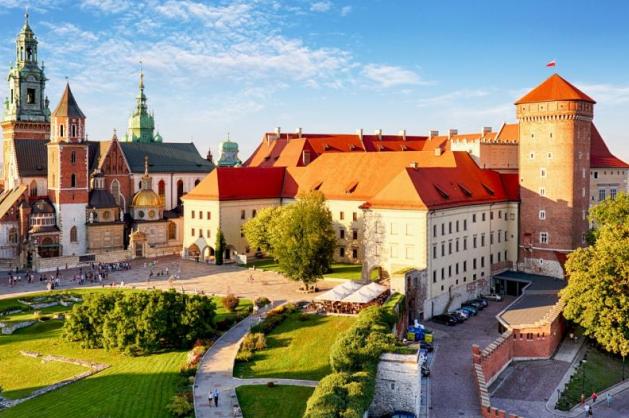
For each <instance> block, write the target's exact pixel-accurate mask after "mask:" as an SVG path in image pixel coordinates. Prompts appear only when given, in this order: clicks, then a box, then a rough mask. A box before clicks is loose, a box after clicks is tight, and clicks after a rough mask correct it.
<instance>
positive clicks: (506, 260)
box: [505, 250, 507, 261]
mask: <svg viewBox="0 0 629 418" xmlns="http://www.w3.org/2000/svg"><path fill="white" fill-rule="evenodd" d="M505 261H507V250H505Z"/></svg>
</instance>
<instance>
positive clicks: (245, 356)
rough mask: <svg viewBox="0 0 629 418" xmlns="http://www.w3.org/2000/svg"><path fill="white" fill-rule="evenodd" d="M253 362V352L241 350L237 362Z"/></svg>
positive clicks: (237, 355)
mask: <svg viewBox="0 0 629 418" xmlns="http://www.w3.org/2000/svg"><path fill="white" fill-rule="evenodd" d="M251 360H253V352H252V351H249V350H241V351H239V352H238V354H236V361H240V362H248V361H251Z"/></svg>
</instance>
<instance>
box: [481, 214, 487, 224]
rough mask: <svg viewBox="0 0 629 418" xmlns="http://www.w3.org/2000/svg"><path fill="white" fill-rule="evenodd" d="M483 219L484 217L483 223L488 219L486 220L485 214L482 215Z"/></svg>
mask: <svg viewBox="0 0 629 418" xmlns="http://www.w3.org/2000/svg"><path fill="white" fill-rule="evenodd" d="M481 217H482V220H483V222H485V219H486V218H485V212H483V213H482V215H481Z"/></svg>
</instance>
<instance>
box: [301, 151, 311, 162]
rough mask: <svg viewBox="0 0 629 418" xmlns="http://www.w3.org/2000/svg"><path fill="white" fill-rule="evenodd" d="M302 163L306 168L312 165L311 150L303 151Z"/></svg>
mask: <svg viewBox="0 0 629 418" xmlns="http://www.w3.org/2000/svg"><path fill="white" fill-rule="evenodd" d="M301 162H302V163H303V165H304V166H306V165H308V164H310V150H307V149H305V150H303V151H302V153H301Z"/></svg>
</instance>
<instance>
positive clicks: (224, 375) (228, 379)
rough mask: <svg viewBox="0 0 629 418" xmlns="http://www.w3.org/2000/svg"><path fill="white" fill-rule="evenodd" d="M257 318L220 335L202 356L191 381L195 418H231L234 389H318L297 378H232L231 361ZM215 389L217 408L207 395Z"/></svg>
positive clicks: (234, 404)
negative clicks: (271, 386)
mask: <svg viewBox="0 0 629 418" xmlns="http://www.w3.org/2000/svg"><path fill="white" fill-rule="evenodd" d="M256 321H257V318H256V316H255V315H250V316H248V317H247V318H245V319H243V320H242V321H241V322H239V323H238V324H236V325H235V326H234V327H232V328H231V329H230V330H229V331H227V332H226V333H225V334H223V335H222V336H221V337H220V338H219V339H218V340H216V342H215V343H214V344H213V345H212V347H210V349H209V350H208V351H207V352H206V353H205V355H204V356H203V359H202V360H201V363H200V364H199V368H198V371H197V375H196V379H195V382H194V392H193V393H194V412H195V415H196V417H197V418H217V417H232V416H234V415H233V409H234V406H236V405H238V398H237V397H236V387H238V386H242V385H264V384H266V383H268V382H274V383H275V384H282V385H294V386H309V387H315V386H317V383H318V382H316V381H311V380H297V379H275V378H269V379H267V378H254V379H239V378H236V377H233V376H234V360H235V359H236V354H237V353H238V348H239V347H240V343H241V341H242V339H243V338H244V336H245V334H247V332H248V331H249V329H250V328H251V325H253V324H255V323H256ZM214 389H218V391H219V393H220V395H219V398H218V407H215V406H214V404H212V406H210V405H209V402H208V393H209V391H210V390H214Z"/></svg>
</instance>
